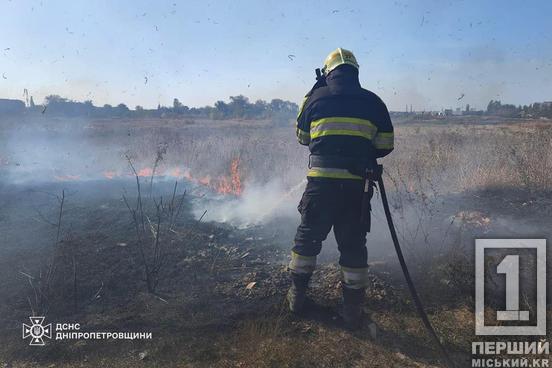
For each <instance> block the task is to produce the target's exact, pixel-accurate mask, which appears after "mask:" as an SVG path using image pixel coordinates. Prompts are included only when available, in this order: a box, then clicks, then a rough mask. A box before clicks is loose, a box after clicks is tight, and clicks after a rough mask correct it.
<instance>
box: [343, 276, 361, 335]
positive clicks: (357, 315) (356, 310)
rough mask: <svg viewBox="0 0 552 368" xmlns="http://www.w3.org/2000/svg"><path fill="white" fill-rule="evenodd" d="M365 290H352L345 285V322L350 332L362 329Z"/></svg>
mask: <svg viewBox="0 0 552 368" xmlns="http://www.w3.org/2000/svg"><path fill="white" fill-rule="evenodd" d="M364 290H365V289H363V288H361V289H351V288H348V287H347V286H345V285H343V287H342V292H343V314H342V317H343V321H344V322H345V327H347V328H348V329H350V330H358V329H360V328H361V327H362V304H363V302H364V294H365V291H364Z"/></svg>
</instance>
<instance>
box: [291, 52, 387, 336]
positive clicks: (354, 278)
mask: <svg viewBox="0 0 552 368" xmlns="http://www.w3.org/2000/svg"><path fill="white" fill-rule="evenodd" d="M358 72H359V64H358V62H357V60H356V58H355V56H354V55H353V53H352V52H351V51H348V50H345V49H342V48H338V49H337V50H335V51H333V52H331V53H330V54H329V55H328V57H327V58H326V60H325V62H324V67H323V68H322V75H321V76H320V78H318V79H319V80H318V81H317V83H316V84H315V86H314V87H313V89H312V90H311V91H310V92H309V93H307V95H306V96H305V99H304V100H303V103H302V105H301V108H300V110H299V114H298V116H297V126H296V133H297V139H298V140H299V143H300V144H302V145H305V146H308V147H309V150H310V156H309V170H308V173H307V186H306V188H305V192H304V193H303V196H302V198H301V201H300V203H299V206H298V210H299V212H300V214H301V224H300V225H299V227H298V228H297V234H296V236H295V245H294V247H293V249H292V252H291V261H290V264H289V270H290V273H291V281H292V286H291V288H290V289H289V291H288V294H287V300H288V303H289V308H290V309H291V311H292V312H300V311H302V310H303V307H304V305H305V299H306V292H307V288H308V283H309V280H310V278H311V275H312V273H313V271H314V269H315V266H316V256H317V255H318V254H319V253H320V251H321V248H322V241H324V240H325V239H326V237H327V235H328V233H329V232H330V230H331V229H332V227H333V231H334V234H335V238H336V240H337V244H338V249H339V252H340V257H339V265H340V268H341V275H342V293H343V312H342V317H343V320H344V322H345V324H346V326H348V327H350V328H355V327H359V326H360V323H361V317H362V303H363V299H364V295H365V289H366V287H367V286H368V263H367V250H366V233H367V231H368V230H369V229H368V226H367V225H366V221H363V220H362V217H363V214H362V200H363V195H365V194H364V191H365V185H366V184H365V180H364V179H365V178H366V175H365V173H366V170H367V169H368V168H370V167H372V166H373V165H375V164H376V159H377V158H379V157H383V156H386V155H388V154H389V153H390V152H391V151H392V150H393V142H394V138H393V125H392V123H391V119H390V117H389V112H388V110H387V107H386V106H385V104H384V103H383V101H382V100H381V99H380V98H379V97H378V96H377V95H375V94H374V93H372V92H370V91H368V90H366V89H363V88H362V87H361V85H360V82H359V78H358ZM368 200H369V198H368ZM364 215H366V214H364ZM368 216H369V210H368Z"/></svg>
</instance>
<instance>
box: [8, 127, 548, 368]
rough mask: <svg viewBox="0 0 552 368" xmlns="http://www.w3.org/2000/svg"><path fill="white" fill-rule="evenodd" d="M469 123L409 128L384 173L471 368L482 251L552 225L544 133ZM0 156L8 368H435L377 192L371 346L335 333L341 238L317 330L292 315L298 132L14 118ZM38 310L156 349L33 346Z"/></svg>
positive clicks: (409, 248)
mask: <svg viewBox="0 0 552 368" xmlns="http://www.w3.org/2000/svg"><path fill="white" fill-rule="evenodd" d="M474 119H478V118H474ZM473 123H477V124H470V122H469V121H466V120H465V118H463V119H462V120H451V121H438V122H425V123H423V122H422V123H421V122H416V123H409V122H402V123H399V124H397V125H396V136H397V141H396V147H397V148H396V150H395V151H394V152H393V153H392V154H391V155H390V156H389V157H387V158H385V159H384V160H383V163H384V165H385V167H386V175H385V180H386V183H387V187H388V191H390V195H391V198H390V199H391V202H392V203H391V204H392V207H393V208H392V210H393V211H394V218H395V222H396V224H397V228H398V230H399V233H400V238H401V241H402V244H403V246H404V248H405V253H406V256H407V261H408V263H409V265H410V267H411V268H412V272H413V276H414V277H415V281H416V282H417V284H418V287H419V291H420V293H421V295H422V297H423V299H424V302H425V303H426V306H427V309H428V311H429V314H430V318H431V319H432V321H433V322H434V324H435V327H436V329H437V330H438V332H439V334H440V335H441V336H442V338H443V341H444V342H445V345H446V346H447V348H448V349H449V350H450V351H451V352H452V354H453V356H454V357H455V359H457V361H458V362H461V366H466V364H467V363H466V362H468V360H469V357H470V343H471V341H473V340H474V338H475V336H474V332H473V331H474V326H473V324H474V322H473V320H474V315H473V309H474V302H473V259H472V251H473V239H474V238H475V237H531V238H534V237H545V238H547V239H548V238H549V235H550V234H549V233H550V229H551V226H550V225H551V220H550V219H551V218H552V217H551V211H552V206H551V205H552V203H551V202H552V196H551V192H552V176H551V175H550V172H551V171H552V124H550V123H547V122H543V121H523V122H516V121H500V120H496V121H492V122H489V121H487V122H482V121H474V122H473ZM0 142H3V143H5V144H2V145H1V146H0V233H1V234H2V241H1V242H0V277H1V278H2V280H3V282H2V283H1V284H0V316H1V318H0V363H3V364H5V366H6V367H8V366H9V367H41V366H52V367H53V366H55V367H58V366H61V367H81V366H90V367H93V366H113V367H141V366H143V367H150V366H159V367H166V366H175V367H314V366H316V367H339V366H342V367H432V366H440V363H439V359H438V355H437V352H436V350H435V349H434V347H433V346H432V345H431V342H430V340H429V339H428V337H427V336H426V335H425V333H424V331H423V327H422V325H421V323H420V322H419V320H418V318H417V315H416V313H415V311H414V309H413V306H412V303H411V302H410V299H409V297H408V295H407V290H406V289H405V287H404V282H403V279H402V275H401V273H400V269H399V268H398V264H397V262H396V260H395V256H394V253H393V252H394V251H393V249H392V244H391V242H390V239H389V236H388V231H387V229H386V227H385V225H384V218H383V211H382V210H381V208H380V205H379V203H378V202H379V197H378V196H377V195H376V196H375V197H374V203H375V210H374V211H375V212H374V225H373V231H372V233H371V234H369V236H368V249H369V257H370V263H371V266H372V268H371V272H372V279H373V287H372V289H371V290H370V292H369V296H368V297H367V301H366V313H367V315H369V316H370V318H371V319H372V320H373V321H374V322H375V323H376V324H377V326H378V328H379V331H378V336H377V338H376V339H373V338H372V337H371V336H370V333H369V331H368V329H367V328H365V329H363V330H361V331H360V332H356V333H350V332H347V331H345V330H344V329H343V328H342V327H341V323H340V318H339V316H338V309H339V287H338V286H339V272H338V269H337V268H336V266H335V260H336V249H335V244H334V241H333V239H329V240H328V241H327V242H326V243H325V245H324V251H323V254H322V256H321V257H320V259H321V261H322V262H321V263H322V264H321V266H320V268H319V270H318V271H317V272H316V274H315V280H313V288H312V292H311V294H312V297H313V299H314V301H315V303H316V305H315V306H313V313H312V314H311V315H310V316H309V317H305V318H300V317H297V316H292V315H291V314H289V313H288V312H287V310H286V309H285V305H284V304H283V298H284V293H285V291H286V289H287V287H288V282H287V278H286V273H285V264H286V262H287V261H288V252H289V248H290V244H291V242H292V239H293V236H294V230H295V227H296V226H297V223H298V215H297V213H296V209H295V207H296V205H297V202H298V198H299V196H300V194H301V189H302V187H301V186H302V181H303V179H304V175H305V171H306V162H307V160H308V153H307V150H306V148H304V147H301V146H299V145H298V144H297V143H296V139H295V136H294V130H293V126H292V125H291V124H290V125H289V126H279V127H273V126H272V125H271V123H270V122H268V121H203V120H193V119H186V120H166V119H161V120H140V121H136V120H117V119H113V120H96V121H88V120H80V121H79V120H70V119H61V118H60V119H56V118H48V117H47V116H39V117H24V118H21V119H7V118H6V119H3V120H1V121H0ZM129 161H130V163H132V165H133V166H134V167H135V169H136V174H137V175H138V178H139V180H140V184H141V187H140V196H138V191H137V188H136V182H135V177H134V175H133V172H132V169H131V168H130V167H129ZM175 181H178V187H177V189H176V191H174V183H175ZM161 197H163V201H164V202H163V203H164V205H163V206H159V203H160V201H161ZM62 203H63V206H61V204H62ZM140 205H141V206H142V207H141V209H140ZM133 210H134V211H136V212H134V214H135V215H136V217H135V218H133V212H132V211H133ZM205 211H207V212H205ZM60 214H61V215H60ZM140 218H142V219H140ZM144 218H145V220H144ZM155 220H159V221H158V222H156V221H155ZM137 225H139V226H137ZM141 226H143V229H141ZM137 227H138V229H136V228H137ZM152 244H153V246H152ZM155 244H157V245H155ZM152 247H153V248H152ZM142 250H144V251H145V252H146V254H145V256H142V255H141V251H142ZM158 255H159V256H158ZM144 257H145V259H146V260H147V262H145V263H144V262H143V259H144ZM145 264H147V265H149V266H151V265H159V266H160V267H159V272H158V274H155V273H154V274H153V275H150V276H152V277H154V278H155V279H156V280H157V281H158V285H156V287H155V290H154V292H148V284H147V282H146V280H144V279H145V278H147V277H145V276H147V271H145V267H144V265H145ZM52 265H54V266H55V267H52ZM49 270H52V271H51V272H50V273H49ZM47 274H49V275H51V277H50V278H46V277H45V275H47ZM548 275H550V273H548ZM40 296H43V298H40ZM32 310H34V311H35V313H37V314H40V313H45V315H46V318H47V320H48V321H49V322H52V323H56V322H60V323H62V322H67V323H80V324H81V325H82V330H83V331H117V332H118V331H125V332H127V331H128V332H135V331H136V332H152V334H153V338H152V339H151V340H134V341H90V340H87V341H85V340H80V341H79V340H66V341H55V340H52V341H48V342H47V345H46V346H45V347H30V346H27V344H28V343H27V341H22V339H21V323H22V322H26V323H28V316H29V315H30V314H31V313H32ZM344 346H347V350H346V351H345V350H344V348H343V347H344Z"/></svg>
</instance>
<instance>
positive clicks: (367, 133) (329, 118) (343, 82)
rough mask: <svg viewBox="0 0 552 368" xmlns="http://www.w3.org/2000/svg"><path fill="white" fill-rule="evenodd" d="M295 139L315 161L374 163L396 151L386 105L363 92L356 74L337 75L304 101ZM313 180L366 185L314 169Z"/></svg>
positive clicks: (340, 70)
mask: <svg viewBox="0 0 552 368" xmlns="http://www.w3.org/2000/svg"><path fill="white" fill-rule="evenodd" d="M296 132H297V139H298V140H299V143H301V144H303V145H308V146H309V149H310V152H311V154H312V155H318V156H342V157H345V158H352V159H355V158H358V159H359V160H363V161H367V160H368V161H371V160H373V161H374V162H375V160H376V158H379V157H383V156H385V155H387V154H389V153H390V152H391V151H392V150H393V143H394V136H393V124H392V123H391V118H390V117H389V112H388V111H387V107H386V106H385V104H384V103H383V101H382V100H381V99H380V98H379V97H378V96H377V95H376V94H374V93H372V92H370V91H368V90H366V89H363V88H362V87H361V86H360V82H359V80H358V70H357V69H355V68H354V67H352V66H349V65H342V66H339V67H337V68H336V69H334V70H333V71H332V72H331V73H330V74H329V75H328V76H327V78H326V83H325V84H324V83H317V85H315V87H314V88H313V89H312V90H311V91H310V92H309V93H308V94H307V95H306V96H305V99H304V100H303V104H302V105H301V108H300V110H299V115H298V116H297V126H296ZM307 176H309V177H322V178H335V179H362V178H361V177H360V176H358V175H354V174H352V173H351V172H349V171H348V170H345V169H342V168H341V169H340V168H329V167H324V168H322V167H310V168H309V172H308V174H307Z"/></svg>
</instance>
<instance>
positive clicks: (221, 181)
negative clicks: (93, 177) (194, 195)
mask: <svg viewBox="0 0 552 368" xmlns="http://www.w3.org/2000/svg"><path fill="white" fill-rule="evenodd" d="M0 163H1V161H0ZM137 174H138V176H139V177H150V176H151V175H152V174H153V169H152V168H150V167H144V168H142V169H140V170H138V172H137ZM155 174H156V175H157V174H159V175H165V176H171V177H174V178H184V179H186V180H188V181H190V182H192V183H195V184H199V185H203V186H206V187H208V188H210V189H211V190H214V191H216V192H218V193H220V194H225V195H227V194H231V195H236V196H239V195H241V193H242V191H243V185H242V179H241V176H240V161H239V159H237V158H236V159H233V160H232V162H231V163H230V173H229V175H223V176H220V177H216V178H212V177H211V176H209V175H207V176H201V177H195V176H193V175H192V174H191V172H190V170H189V169H188V168H184V169H182V168H180V167H173V168H170V169H166V170H156V172H155ZM102 175H103V177H104V178H106V179H109V180H111V179H114V178H118V177H121V176H123V175H124V174H121V173H120V172H118V171H113V170H106V171H104V172H102ZM126 175H132V174H128V173H127V174H126ZM54 178H55V179H56V180H59V181H73V180H80V179H81V177H80V175H56V176H54Z"/></svg>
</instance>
